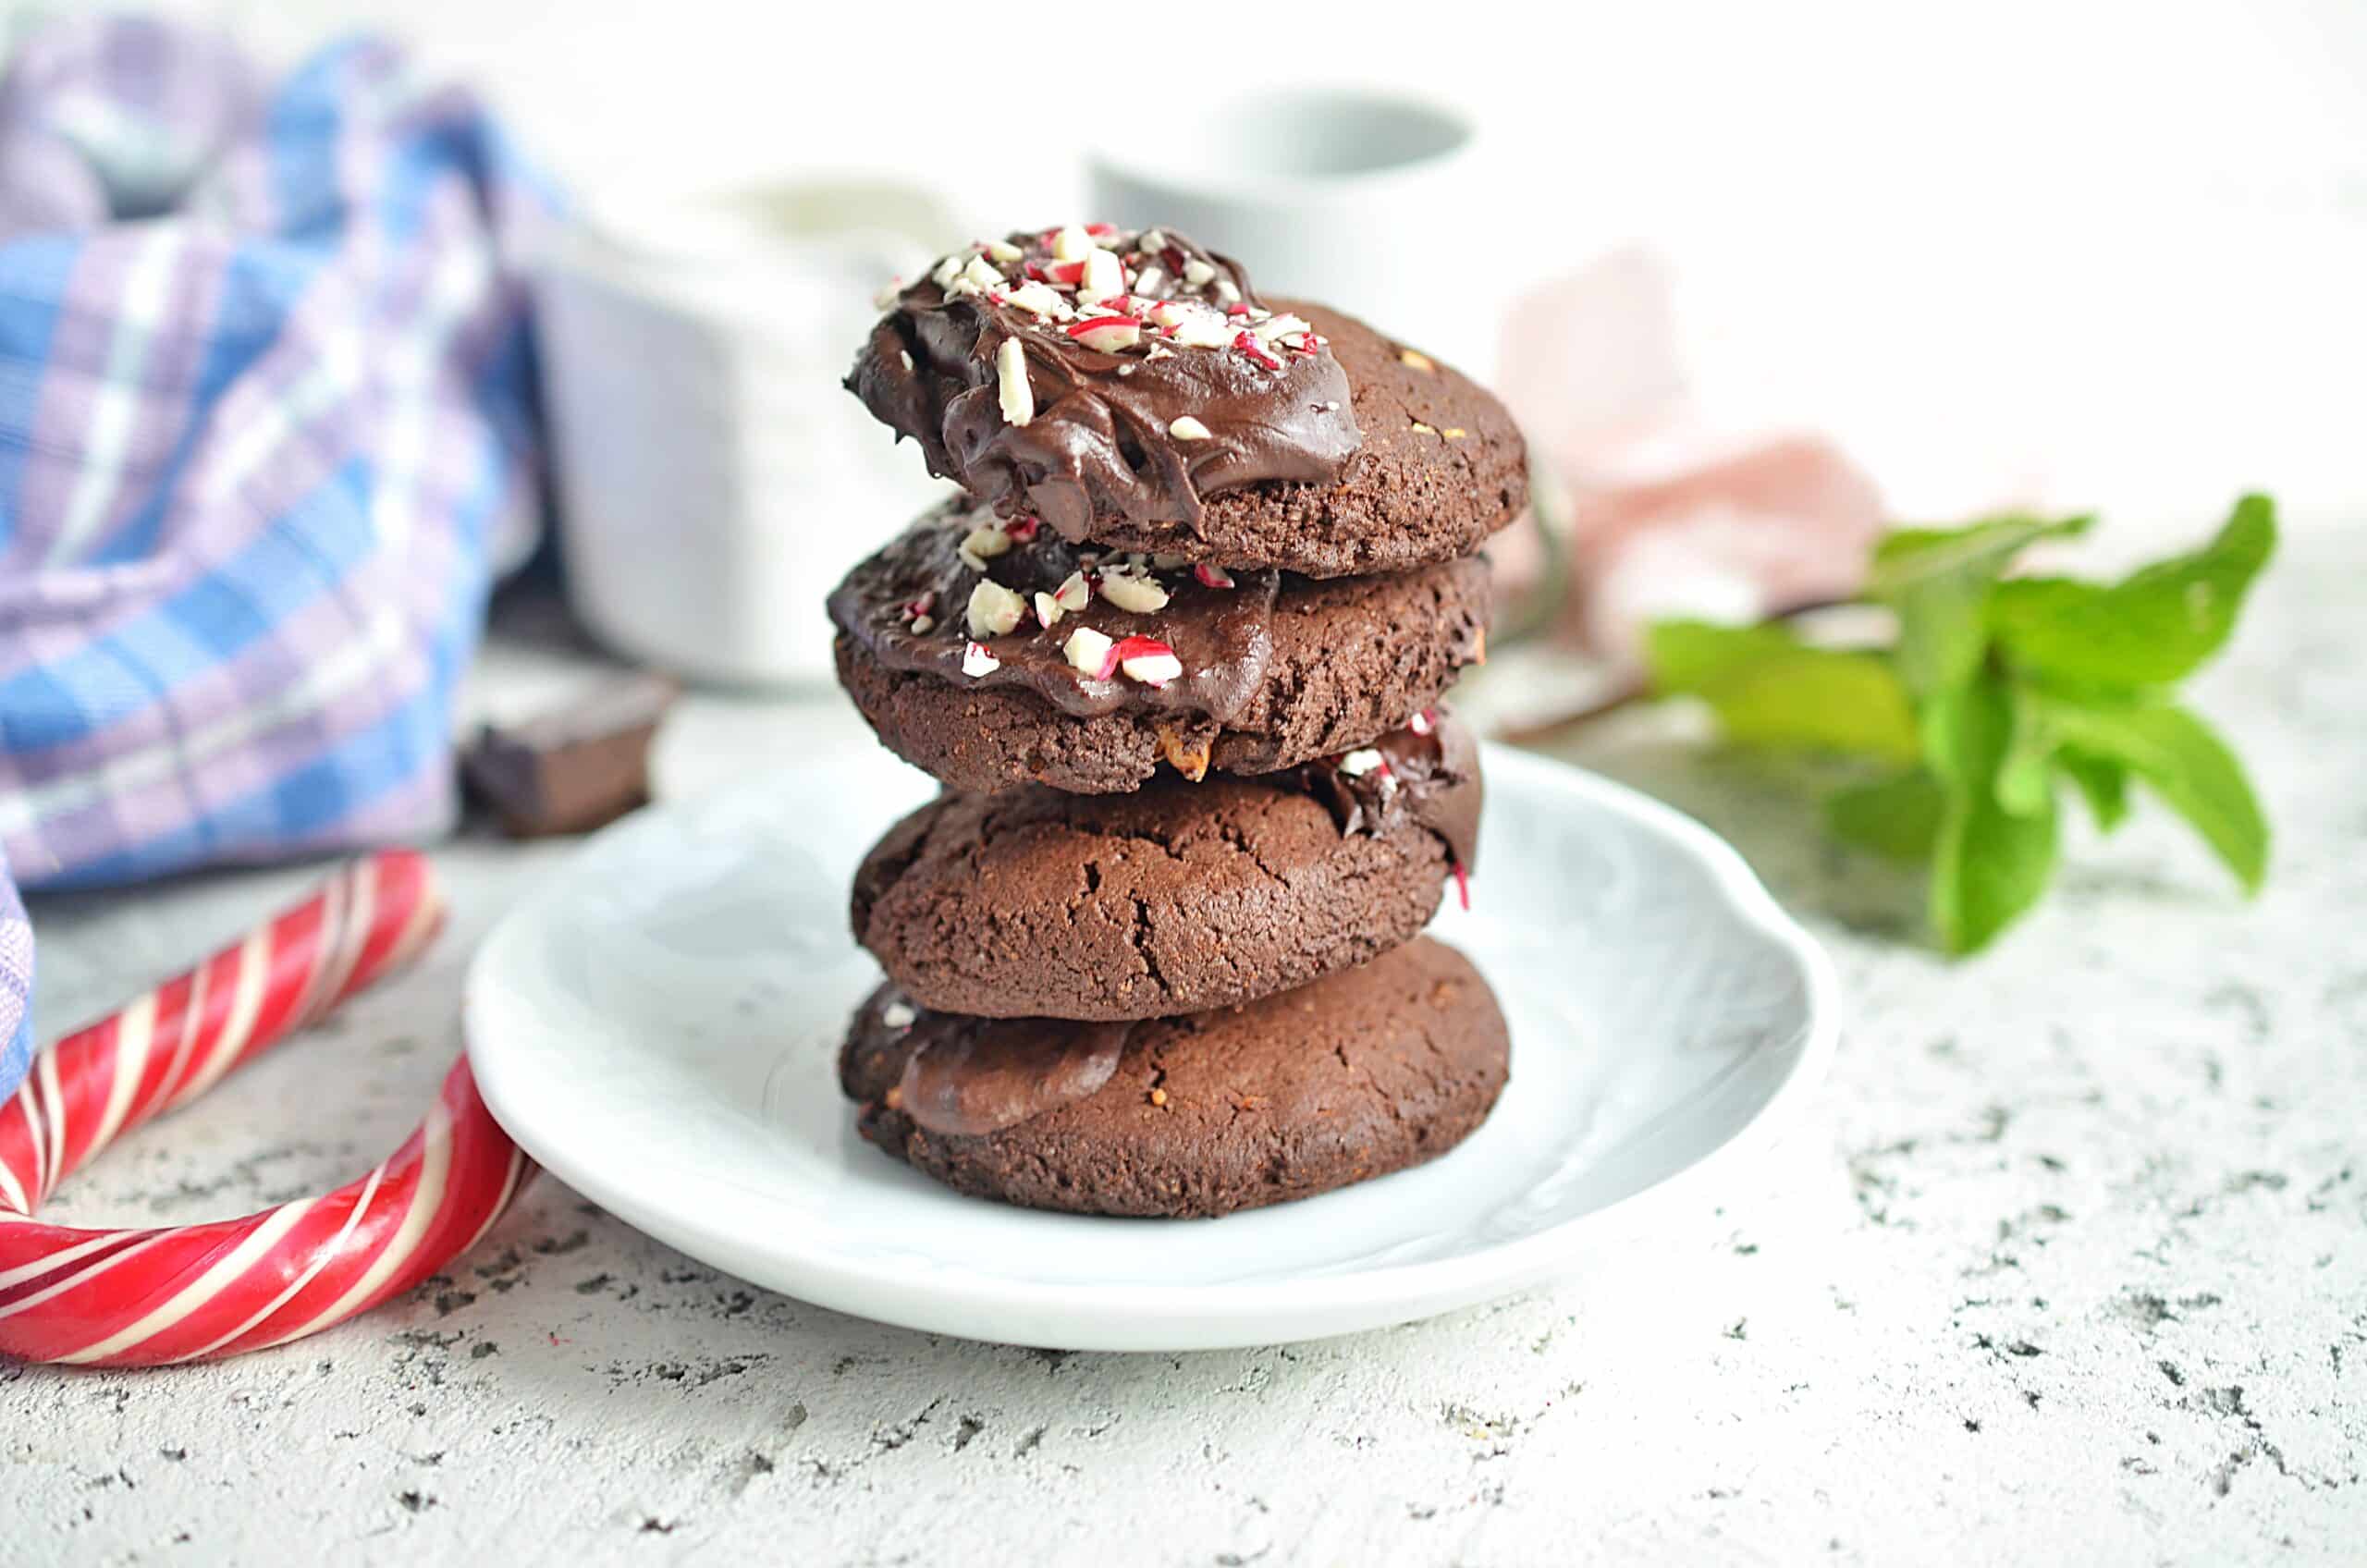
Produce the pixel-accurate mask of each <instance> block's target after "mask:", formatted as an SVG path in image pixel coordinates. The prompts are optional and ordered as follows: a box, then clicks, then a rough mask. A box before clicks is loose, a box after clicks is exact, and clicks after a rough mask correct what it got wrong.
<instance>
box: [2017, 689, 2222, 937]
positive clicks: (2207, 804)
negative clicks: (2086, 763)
mask: <svg viewBox="0 0 2367 1568" xmlns="http://www.w3.org/2000/svg"><path fill="white" fill-rule="evenodd" d="M2049 717H2050V721H2051V722H2052V723H2053V724H2054V728H2055V729H2057V730H2058V731H2059V732H2060V733H2061V734H2062V736H2063V738H2064V740H2065V741H2067V742H2068V743H2069V744H2071V745H2073V746H2075V747H2077V748H2079V751H2081V752H2083V753H2091V754H2093V755H2096V756H2100V757H2104V758H2108V759H2110V760H2112V761H2113V762H2116V763H2118V764H2120V765H2121V766H2124V767H2126V768H2127V769H2128V771H2130V772H2132V773H2134V774H2135V775H2136V776H2137V777H2138V778H2141V779H2143V780H2144V781H2145V784H2146V787H2147V788H2148V789H2150V790H2152V791H2153V793H2154V794H2156V795H2158V796H2160V797H2161V799H2162V802H2163V803H2164V804H2165V805H2166V806H2168V807H2169V808H2170V809H2171V810H2172V811H2175V812H2177V814H2178V815H2180V816H2182V817H2184V818H2186V820H2187V823H2188V825H2189V827H2192V828H2193V829H2194V830H2195V832H2197V833H2198V834H2200V835H2201V837H2202V840H2203V842H2205V843H2207V844H2209V845H2210V846H2211V848H2212V850H2213V851H2214V852H2216V853H2217V855H2218V856H2219V858H2220V860H2222V861H2223V862H2225V863H2226V866H2227V869H2228V870H2230V871H2232V872H2234V873H2235V874H2236V879H2237V880H2238V882H2241V883H2242V884H2243V886H2244V891H2245V892H2247V893H2257V892H2259V891H2260V887H2261V883H2262V881H2263V878H2265V877H2266V876H2267V875H2268V819H2267V817H2266V816H2265V815H2263V813H2262V811H2261V805H2260V800H2259V797H2257V796H2256V795H2254V794H2253V793H2252V787H2251V782H2250V780H2249V779H2248V778H2245V777H2244V769H2243V765H2242V764H2241V763H2239V762H2238V761H2237V760H2236V753H2233V752H2231V751H2229V750H2228V749H2227V743H2226V741H2222V740H2220V739H2219V737H2218V736H2217V735H2216V734H2215V733H2214V732H2213V730H2212V729H2211V727H2210V726H2209V725H2207V724H2205V723H2203V722H2202V720H2201V719H2199V718H2197V717H2194V715H2192V714H2190V713H2189V712H2187V711H2186V710H2185V709H2184V708H2177V707H2171V706H2169V705H2167V704H2159V705H2155V704H2145V705H2135V706H2128V707H2103V706H2092V705H2088V704H2069V703H2061V702H2058V703H2055V704H2051V708H2050V713H2049Z"/></svg>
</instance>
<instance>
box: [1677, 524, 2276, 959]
mask: <svg viewBox="0 0 2367 1568" xmlns="http://www.w3.org/2000/svg"><path fill="white" fill-rule="evenodd" d="M2092 521H2093V520H2092V519H2090V518H2085V517H2077V518H2067V519H2044V518H2032V517H2018V516H2017V517H2001V518H1993V519H1990V520H1987V521H1982V522H1977V523H1974V524H1972V525H1971V526H1969V527H1966V528H1954V529H1930V528H1908V529H1899V530H1896V531H1895V532H1893V533H1890V534H1889V535H1888V536H1887V537H1885V538H1884V539H1883V541H1882V543H1881V544H1880V545H1878V546H1877V547H1876V549H1875V552H1874V557H1873V560H1872V562H1871V563H1870V568H1869V570H1868V573H1867V581H1866V586H1865V589H1864V591H1863V594H1861V599H1862V601H1863V602H1865V603H1869V604H1873V605H1879V606H1884V607H1886V608H1888V609H1889V610H1891V611H1892V612H1893V619H1895V624H1896V635H1895V640H1894V641H1893V642H1892V643H1890V644H1889V645H1888V646H1885V647H1877V648H1868V649H1858V648H1850V649H1836V648H1830V647H1822V646H1819V645H1816V644H1814V643H1809V642H1806V641H1804V640H1803V639H1802V637H1801V636H1800V634H1799V632H1798V631H1797V628H1796V627H1795V626H1794V625H1791V624H1788V623H1784V622H1770V623H1767V624H1763V625H1759V626H1743V627H1735V626H1719V625H1714V624H1711V623H1709V622H1706V621H1697V620H1670V621H1662V622H1659V623H1658V624H1656V625H1654V626H1653V627H1652V628H1651V630H1650V634H1649V636H1648V638H1647V641H1646V656H1647V659H1648V661H1649V663H1650V670H1651V676H1652V681H1653V689H1654V691H1655V692H1657V693H1659V694H1662V695H1671V696H1674V695H1684V696H1691V697H1696V698H1699V699H1700V700H1701V701H1703V702H1705V703H1707V704H1709V705H1710V707H1711V710H1712V711H1713V712H1715V714H1716V715H1717V717H1718V719H1719V721H1720V724H1721V726H1722V728H1723V730H1724V732H1725V735H1726V737H1727V738H1728V739H1729V740H1732V741H1735V742H1737V743H1739V744H1743V745H1750V746H1760V747H1770V748H1789V749H1799V750H1809V751H1820V752H1829V753H1842V754H1846V755H1850V756H1855V757H1860V758H1864V759H1866V760H1867V761H1869V762H1870V763H1873V764H1879V765H1881V766H1880V768H1879V770H1870V776H1869V777H1868V778H1866V779H1865V780H1863V781H1862V782H1858V783H1854V784H1851V785H1849V786H1847V787H1846V788H1844V789H1842V790H1838V791H1836V792H1835V793H1834V795H1833V796H1831V797H1830V798H1829V799H1828V800H1827V802H1825V805H1826V821H1827V823H1828V824H1829V825H1830V827H1831V828H1832V831H1833V833H1834V836H1835V837H1837V838H1840V839H1843V840H1845V841H1846V842H1848V843H1851V844H1855V845H1858V846H1859V847H1861V848H1865V849H1870V850H1873V851H1878V852H1880V853H1883V854H1885V855H1889V856H1893V857H1895V858H1896V859H1900V860H1905V861H1912V862H1927V863H1928V864H1930V867H1931V918H1932V930H1933V931H1934V933H1935V934H1936V935H1937V936H1938V937H1939V939H1940V942H1941V943H1942V945H1943V946H1944V947H1945V948H1947V949H1948V950H1949V951H1951V952H1958V953H1967V952H1973V951H1976V950H1978V949H1981V948H1983V947H1986V946H1987V945H1988V944H1989V943H1990V942H1991V941H1992V940H1993V939H1994V938H1995V937H1996V936H1997V934H1998V933H1999V932H2000V931H2002V930H2004V929H2005V927H2006V926H2007V925H2011V924H2012V923H2013V922H2014V921H2015V920H2017V919H2018V918H2019V917H2020V916H2021V915H2022V914H2023V913H2026V912H2027V911H2028V910H2029V909H2030V906H2031V905H2033V904H2034V903H2036V902H2037V901H2038V900H2039V898H2040V896H2041V895H2042V894H2043V893H2044V892H2045V890H2046V886H2047V883H2048V882H2049V880H2050V879H2051V878H2052V877H2053V876H2054V864H2055V857H2056V845H2057V839H2058V835H2059V830H2060V816H2059V802H2060V798H2061V797H2062V796H2064V795H2065V794H2066V793H2067V792H2068V793H2069V794H2071V795H2074V796H2076V797H2077V798H2079V800H2080V801H2081V802H2084V803H2085V806H2086V809H2087V811H2088V813H2089V815H2091V817H2093V818H2094V820H2095V823H2096V825H2097V827H2099V828H2101V829H2102V830H2103V831H2105V832H2110V831H2112V830H2113V829H2114V828H2116V827H2118V826H2119V825H2120V824H2121V822H2122V821H2124V820H2125V819H2126V818H2127V816H2128V797H2129V789H2130V786H2131V785H2132V784H2137V785H2141V786H2143V787H2144V788H2145V789H2146V790H2148V791H2149V792H2150V793H2152V795H2153V796H2154V797H2155V798H2156V799H2158V800H2159V801H2161V802H2163V803H2164V804H2165V805H2167V806H2168V807H2169V808H2170V809H2171V810H2172V811H2174V812H2176V813H2177V815H2179V816H2181V817H2183V818H2184V819H2185V820H2186V822H2187V823H2188V825H2189V827H2192V828H2193V829H2194V830H2195V832H2196V833H2197V834H2198V835H2200V836H2201V839H2202V840H2203V842H2204V843H2206V844H2208V845H2209V846H2210V847H2211V849H2212V850H2213V851H2214V852H2215V853H2216V854H2217V855H2218V857H2219V859H2220V860H2221V861H2223V862H2224V863H2226V866H2227V868H2228V869H2229V870H2230V871H2232V872H2233V873H2235V876H2236V878H2237V880H2238V882H2240V883H2241V884H2242V885H2243V888H2244V890H2245V891H2246V892H2247V893H2253V892H2257V891H2258V890H2259V888H2260V886H2261V882H2262V880H2263V876H2265V875H2266V871H2267V863H2268V840H2269V829H2268V822H2267V819H2266V818H2265V817H2264V816H2263V814H2262V812H2261V807H2260V802H2259V800H2258V798H2257V797H2256V796H2255V795H2254V793H2253V791H2252V788H2251V784H2250V781H2249V780H2248V779H2247V778H2245V777H2244V771H2243V767H2242V765H2241V764H2239V763H2238V761H2237V760H2236V756H2235V753H2233V752H2231V751H2230V750H2228V748H2227V745H2226V742H2225V741H2222V740H2220V739H2219V737H2218V736H2217V735H2216V734H2215V733H2214V731H2213V730H2212V729H2211V728H2210V727H2209V726H2208V725H2206V724H2205V723H2203V721H2202V720H2201V719H2200V718H2198V717H2195V716H2194V715H2193V714H2192V713H2190V712H2189V711H2188V710H2187V709H2185V708H2183V707H2181V706H2179V705H2178V704H2177V701H2176V692H2175V688H2176V686H2177V683H2178V682H2179V681H2181V680H2185V679H2186V678H2187V677H2188V676H2189V675H2191V674H2193V673H2194V671H2195V670H2196V669H2197V668H2200V667H2201V665H2202V664H2203V663H2204V662H2205V661H2206V660H2208V659H2209V658H2210V657H2211V656H2212V655H2214V654H2215V653H2217V652H2218V651H2219V649H2220V647H2221V646H2222V645H2223V644H2225V643H2226V640H2227V636H2228V633H2229V632H2230V631H2232V630H2233V628H2234V626H2235V623H2236V618H2237V615H2238V612H2239V611H2240V610H2241V608H2242V606H2243V601H2244V596H2245V594H2247V593H2248V592H2249V591H2250V587H2251V585H2252V583H2253V582H2254V581H2255V580H2256V579H2257V578H2258V577H2259V575H2260V573H2261V570H2262V569H2263V567H2265V566H2266V565H2267V563H2268V559H2269V557H2270V556H2271V554H2272V553H2274V551H2275V545H2276V509H2275V504H2274V503H2273V502H2271V501H2270V500H2269V498H2268V497H2266V496H2245V497H2244V498H2243V499H2242V500H2240V501H2238V503H2237V505H2236V508H2235V511H2234V513H2233V514H2232V515H2231V516H2230V517H2229V518H2228V520H2227V521H2226V524H2225V525H2224V526H2223V527H2222V528H2221V529H2220V530H2219V532H2218V533H2216V534H2215V535H2214V536H2213V538H2212V539H2211V540H2210V541H2209V542H2208V543H2207V544H2205V545H2202V546H2201V548H2200V549H2196V550H2192V551H2189V552H2187V553H2185V554H2182V555H2177V556H2173V557H2169V558H2168V559H2166V560H2161V561H2156V562H2154V563H2153V564H2152V565H2151V566H2148V567H2145V568H2144V569H2142V570H2139V571H2137V572H2135V573H2133V574H2132V575H2130V576H2128V577H2127V578H2124V579H2123V580H2121V581H2120V582H2108V583H2107V582H2083V581H2080V580H2077V579H2073V578H2066V577H2011V576H2008V575H2006V573H2007V570H2008V569H2009V568H2010V567H2011V566H2012V564H2013V562H2014V559H2015V557H2017V556H2018V555H2019V554H2020V552H2021V551H2022V550H2024V549H2025V548H2027V547H2029V546H2030V545H2034V544H2036V543H2038V542H2040V541H2041V540H2044V539H2053V538H2063V537H2067V536H2070V535H2073V534H2078V533H2084V532H2085V531H2086V530H2087V529H2088V528H2089V527H2090V526H2091V523H2092Z"/></svg>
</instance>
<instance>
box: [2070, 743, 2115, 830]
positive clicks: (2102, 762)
mask: <svg viewBox="0 0 2367 1568" xmlns="http://www.w3.org/2000/svg"><path fill="white" fill-rule="evenodd" d="M2054 766H2057V767H2059V768H2061V769H2062V770H2063V771H2064V772H2065V773H2066V774H2067V775H2068V776H2069V777H2070V779H2071V782H2072V783H2073V784H2074V785H2076V786H2078V788H2079V793H2080V795H2081V796H2082V797H2083V798H2085V799H2086V801H2087V802H2088V815H2091V816H2092V817H2094V818H2095V819H2096V826H2097V827H2099V828H2101V829H2102V830H2103V831H2104V832H2106V833H2109V832H2111V831H2112V830H2113V829H2114V828H2116V827H2119V826H2120V825H2121V822H2122V821H2123V819H2125V818H2126V817H2127V816H2128V764H2126V763H2123V762H2118V761H2116V760H2115V759H2113V758H2111V757H2108V756H2103V755H2101V754H2099V753H2095V752H2085V751H2081V750H2080V749H2079V747H2077V746H2057V747H2056V748H2055V749H2054Z"/></svg>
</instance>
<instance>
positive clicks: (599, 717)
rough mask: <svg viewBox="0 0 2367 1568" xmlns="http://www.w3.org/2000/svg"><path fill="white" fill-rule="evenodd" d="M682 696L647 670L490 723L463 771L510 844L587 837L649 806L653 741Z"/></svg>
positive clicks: (467, 754)
mask: <svg viewBox="0 0 2367 1568" xmlns="http://www.w3.org/2000/svg"><path fill="white" fill-rule="evenodd" d="M680 692H681V689H680V688H679V687H677V686H676V685H675V684H674V682H673V681H672V680H668V679H667V678H666V677H664V676H662V675H654V674H650V673H647V672H634V673H631V674H625V675H620V676H618V677H616V678H614V679H612V680H604V681H602V682H601V683H600V684H599V685H598V686H596V687H595V688H594V689H593V690H591V691H589V692H585V693H583V695H582V696H580V697H578V698H576V699H575V700H573V701H571V702H569V703H566V704H562V705H560V706H558V707H556V708H552V709H549V710H546V711H545V712H543V713H539V714H536V715H535V716H534V717H532V718H530V719H527V720H526V721H525V722H524V723H522V724H515V725H492V724H488V725H485V726H484V727H483V728H482V729H479V730H478V731H477V735H476V739H475V740H474V741H472V742H471V743H470V744H469V747H468V749H467V750H466V751H465V752H463V753H461V757H460V768H461V772H462V774H463V776H464V777H465V778H466V779H467V781H468V784H469V787H470V789H471V790H472V792H473V793H474V794H475V795H476V796H477V798H478V799H480V800H482V801H484V802H485V803H486V804H487V805H489V806H491V807H492V808H493V811H494V815H496V816H497V817H498V818H499V819H500V822H501V826H502V827H503V829H504V830H505V831H506V832H508V833H509V835H510V836H511V837H513V838H519V839H539V838H545V837H548V836H551V835H554V834H561V833H588V832H590V831H591V830H592V829H593V828H595V827H601V826H603V825H604V824H607V823H610V822H614V821H615V820H616V819H617V818H618V817H620V816H622V815H624V814H625V813H627V812H629V811H632V810H633V809H634V808H635V807H637V806H641V805H644V804H646V803H647V802H648V800H649V744H650V741H652V740H653V739H655V738H656V734H657V726H658V723H659V722H660V721H661V720H662V719H664V717H666V712H667V710H668V708H670V707H671V706H672V705H673V704H674V699H675V698H676V697H677V696H678V695H680Z"/></svg>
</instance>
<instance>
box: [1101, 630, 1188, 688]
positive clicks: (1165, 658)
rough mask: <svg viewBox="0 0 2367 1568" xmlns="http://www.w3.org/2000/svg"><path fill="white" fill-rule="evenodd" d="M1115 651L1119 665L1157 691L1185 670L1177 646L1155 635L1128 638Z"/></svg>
mask: <svg viewBox="0 0 2367 1568" xmlns="http://www.w3.org/2000/svg"><path fill="white" fill-rule="evenodd" d="M1114 652H1115V653H1116V654H1117V655H1118V668H1120V669H1122V670H1124V671H1125V672H1126V674H1127V675H1128V676H1130V677H1131V678H1133V679H1134V680H1139V681H1141V682H1142V683H1143V684H1144V685H1146V686H1148V687H1150V688H1152V689H1153V690H1154V691H1156V690H1157V689H1158V688H1159V687H1161V686H1164V685H1166V684H1167V683H1168V682H1169V681H1171V680H1175V679H1177V678H1178V677H1180V676H1181V675H1183V673H1184V661H1183V660H1182V659H1179V658H1177V657H1176V656H1175V650H1174V649H1172V648H1171V647H1169V646H1168V645H1167V644H1166V643H1162V642H1160V641H1159V639H1158V638H1156V637H1129V638H1126V639H1125V640H1124V641H1122V642H1121V643H1119V644H1118V646H1117V648H1116V649H1115V650H1114Z"/></svg>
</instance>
